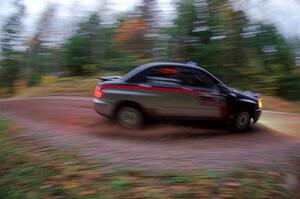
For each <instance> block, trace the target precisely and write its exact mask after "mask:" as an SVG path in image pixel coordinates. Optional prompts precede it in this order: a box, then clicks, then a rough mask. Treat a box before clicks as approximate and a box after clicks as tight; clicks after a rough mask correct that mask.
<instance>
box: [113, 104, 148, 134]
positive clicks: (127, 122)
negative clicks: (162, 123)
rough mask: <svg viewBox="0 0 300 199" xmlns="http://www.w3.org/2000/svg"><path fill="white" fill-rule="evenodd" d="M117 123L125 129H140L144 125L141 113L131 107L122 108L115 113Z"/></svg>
mask: <svg viewBox="0 0 300 199" xmlns="http://www.w3.org/2000/svg"><path fill="white" fill-rule="evenodd" d="M117 121H118V123H119V124H121V125H122V126H124V127H126V128H132V129H136V128H141V127H142V126H143V123H144V117H143V114H142V112H141V111H140V110H139V109H138V108H136V107H131V106H123V107H121V108H120V109H119V110H118V111H117Z"/></svg>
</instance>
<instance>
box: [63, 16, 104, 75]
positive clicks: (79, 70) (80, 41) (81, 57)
mask: <svg viewBox="0 0 300 199" xmlns="http://www.w3.org/2000/svg"><path fill="white" fill-rule="evenodd" d="M64 48H65V61H66V65H67V68H68V70H69V71H70V73H71V75H82V74H83V73H84V70H83V66H84V65H90V64H97V63H99V60H100V59H101V58H104V48H103V42H102V38H101V27H100V18H99V16H98V14H96V13H95V14H92V15H90V17H89V18H88V20H87V21H85V22H82V23H80V24H79V28H78V30H77V31H76V33H75V34H74V35H73V36H71V37H70V38H69V39H68V41H67V43H66V44H65V46H64Z"/></svg>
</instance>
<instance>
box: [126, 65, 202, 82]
mask: <svg viewBox="0 0 300 199" xmlns="http://www.w3.org/2000/svg"><path fill="white" fill-rule="evenodd" d="M155 66H179V67H185V68H191V69H198V70H204V71H206V70H205V69H203V68H201V67H199V66H194V65H189V64H183V63H176V62H151V63H147V64H143V65H141V66H138V67H136V68H135V69H133V70H132V71H130V72H129V73H127V74H126V75H125V76H124V77H123V78H122V79H123V81H127V80H128V79H130V78H132V77H133V76H135V75H136V74H138V73H140V72H141V71H144V70H146V69H149V68H152V67H155Z"/></svg>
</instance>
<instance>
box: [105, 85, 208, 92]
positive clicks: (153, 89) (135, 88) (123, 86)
mask: <svg viewBox="0 0 300 199" xmlns="http://www.w3.org/2000/svg"><path fill="white" fill-rule="evenodd" d="M102 88H103V89H106V88H112V89H127V90H142V91H161V92H174V93H192V94H199V93H206V92H204V91H194V90H188V89H178V88H163V87H151V86H150V87H146V86H131V85H109V84H108V85H103V86H102Z"/></svg>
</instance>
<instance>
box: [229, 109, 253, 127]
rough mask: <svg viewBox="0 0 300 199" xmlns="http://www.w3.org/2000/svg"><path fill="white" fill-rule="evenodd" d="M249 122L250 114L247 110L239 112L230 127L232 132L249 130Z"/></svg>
mask: <svg viewBox="0 0 300 199" xmlns="http://www.w3.org/2000/svg"><path fill="white" fill-rule="evenodd" d="M250 122H251V116H250V112H249V111H248V110H241V111H239V112H238V113H237V114H236V115H235V117H234V121H233V122H232V125H233V128H234V130H237V131H244V130H246V129H248V128H249V125H250Z"/></svg>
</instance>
